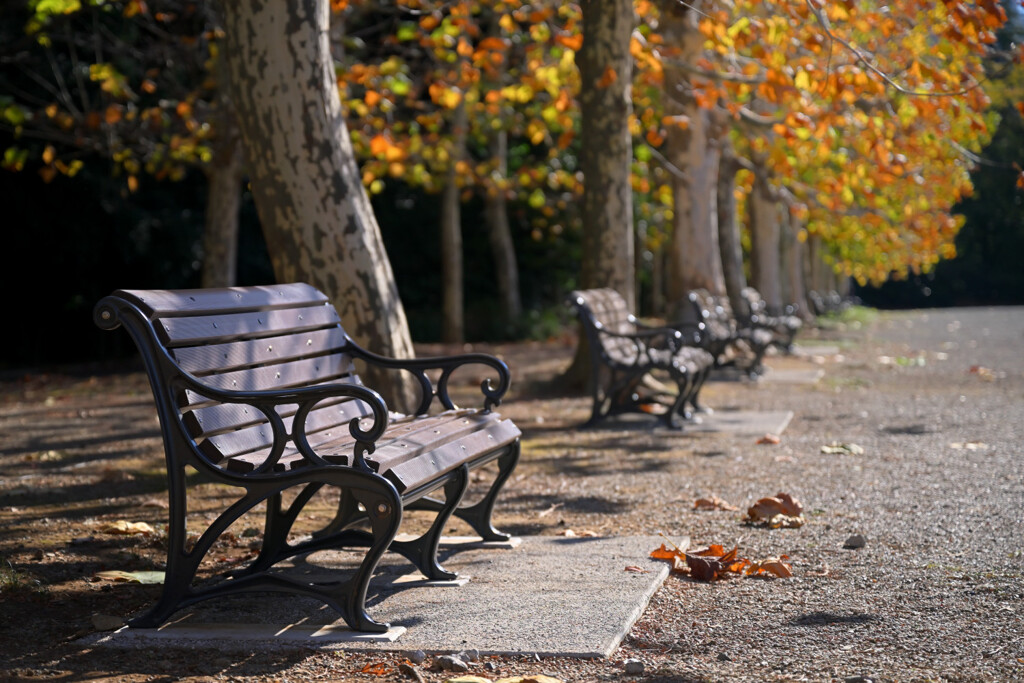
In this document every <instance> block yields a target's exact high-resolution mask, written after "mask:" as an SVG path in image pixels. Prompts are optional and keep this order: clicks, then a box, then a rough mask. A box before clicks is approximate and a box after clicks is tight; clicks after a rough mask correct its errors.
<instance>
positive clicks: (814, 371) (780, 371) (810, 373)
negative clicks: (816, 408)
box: [758, 367, 825, 384]
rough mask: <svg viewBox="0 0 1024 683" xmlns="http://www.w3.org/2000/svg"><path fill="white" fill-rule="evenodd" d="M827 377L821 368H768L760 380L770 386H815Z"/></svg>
mask: <svg viewBox="0 0 1024 683" xmlns="http://www.w3.org/2000/svg"><path fill="white" fill-rule="evenodd" d="M824 376H825V371H824V370H823V369H821V368H773V367H766V368H765V370H764V373H763V374H762V375H761V376H760V377H759V378H758V381H759V382H766V383H768V384H815V383H817V382H818V381H819V380H820V379H821V378H822V377H824Z"/></svg>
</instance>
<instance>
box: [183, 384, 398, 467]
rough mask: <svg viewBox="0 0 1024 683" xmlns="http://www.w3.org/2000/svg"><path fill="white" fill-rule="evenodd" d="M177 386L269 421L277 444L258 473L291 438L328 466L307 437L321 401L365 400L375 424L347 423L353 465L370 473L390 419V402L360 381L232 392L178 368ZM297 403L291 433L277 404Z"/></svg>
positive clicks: (304, 453)
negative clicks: (248, 409) (312, 414)
mask: <svg viewBox="0 0 1024 683" xmlns="http://www.w3.org/2000/svg"><path fill="white" fill-rule="evenodd" d="M173 384H174V385H177V386H176V387H175V388H176V389H188V390H191V391H193V392H195V393H197V394H199V395H201V396H204V397H206V398H209V399H212V400H214V401H217V402H219V403H237V404H243V405H248V406H252V407H253V408H255V409H256V410H258V411H259V412H260V413H262V414H263V416H264V417H266V418H267V421H268V422H269V423H270V425H271V428H272V429H273V432H274V443H273V446H272V447H271V453H270V455H268V456H267V458H266V460H264V462H263V463H262V464H261V465H260V467H259V468H257V470H256V472H257V473H263V472H267V471H270V470H271V469H272V468H273V467H274V466H275V465H276V464H277V462H278V460H279V459H280V457H281V455H282V454H283V453H284V449H285V447H286V446H287V444H288V441H289V440H291V441H292V442H293V443H294V444H295V447H296V448H297V449H298V450H299V452H300V453H301V454H302V456H303V457H304V458H306V459H307V460H309V461H310V462H311V463H312V464H314V465H320V466H328V465H330V463H328V462H327V461H326V460H324V459H323V458H321V457H320V456H319V455H317V454H316V452H315V451H314V450H313V448H312V447H311V446H310V445H309V440H308V439H307V437H306V418H307V416H308V415H309V412H310V411H311V410H312V409H313V408H314V407H316V405H317V404H318V403H320V402H321V401H324V400H326V399H329V398H339V397H344V398H353V399H357V400H360V401H363V402H364V403H366V404H367V405H368V406H369V407H370V410H371V411H372V413H373V415H372V417H373V423H372V424H371V425H369V427H368V428H367V429H363V428H362V427H361V426H360V424H359V423H360V421H361V420H362V419H365V418H366V417H369V416H364V417H363V418H353V419H352V420H351V421H350V422H349V424H348V431H349V433H350V434H351V435H352V438H354V439H355V440H356V443H355V448H354V453H353V458H352V464H353V466H354V467H356V468H357V469H360V470H363V471H367V472H371V471H373V470H372V468H371V467H370V466H369V465H368V464H367V463H366V459H365V456H367V455H368V454H370V453H373V451H374V449H375V448H376V443H375V442H376V441H377V439H379V438H380V437H381V435H382V434H384V430H386V429H387V426H388V423H389V421H390V415H389V413H388V407H387V403H385V401H384V399H383V397H381V395H380V394H378V393H377V392H376V391H374V390H373V389H369V388H367V387H364V386H362V385H360V384H351V383H348V382H335V383H331V384H320V385H317V386H310V387H295V388H290V389H265V390H257V391H231V390H225V389H219V388H217V387H212V386H210V385H209V384H206V383H204V382H203V381H202V380H201V379H199V378H197V377H195V376H193V375H190V374H189V373H187V372H185V371H183V370H181V369H180V368H178V369H177V373H176V377H175V379H174V381H173ZM282 405H297V406H298V410H297V411H296V412H295V415H294V416H293V418H292V430H291V432H292V433H291V435H290V436H289V434H288V428H287V427H286V426H285V424H284V420H283V419H282V418H281V415H280V414H279V413H278V412H277V410H276V408H277V406H282Z"/></svg>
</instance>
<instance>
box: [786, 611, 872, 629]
mask: <svg viewBox="0 0 1024 683" xmlns="http://www.w3.org/2000/svg"><path fill="white" fill-rule="evenodd" d="M877 621H881V618H880V617H879V616H878V615H876V614H865V613H862V612H857V613H853V614H838V613H835V612H809V613H807V614H801V615H800V616H798V617H796V618H794V619H790V620H789V622H788V623H789V624H790V625H791V626H831V625H833V624H871V623H874V622H877Z"/></svg>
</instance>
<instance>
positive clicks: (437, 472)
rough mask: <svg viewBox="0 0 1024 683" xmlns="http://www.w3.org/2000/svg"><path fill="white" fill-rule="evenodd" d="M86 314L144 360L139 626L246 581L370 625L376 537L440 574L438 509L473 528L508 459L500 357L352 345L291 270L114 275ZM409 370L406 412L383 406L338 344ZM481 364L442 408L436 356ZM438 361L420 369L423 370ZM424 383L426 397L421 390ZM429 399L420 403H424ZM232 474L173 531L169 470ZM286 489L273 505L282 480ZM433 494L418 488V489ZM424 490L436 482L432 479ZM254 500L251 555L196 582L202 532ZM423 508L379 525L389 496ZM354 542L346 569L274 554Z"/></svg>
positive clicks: (389, 512) (513, 431) (511, 463)
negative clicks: (328, 572)
mask: <svg viewBox="0 0 1024 683" xmlns="http://www.w3.org/2000/svg"><path fill="white" fill-rule="evenodd" d="M95 320H96V323H97V324H98V325H99V326H100V327H102V328H104V329H115V328H117V327H118V326H123V327H125V328H126V329H127V331H128V332H129V334H130V335H131V336H132V338H133V339H134V340H135V343H136V345H137V346H138V348H139V351H140V352H141V354H142V358H143V361H144V363H145V367H146V372H147V374H148V376H149V381H150V385H151V387H152V389H153V395H154V397H155V399H156V407H157V413H158V415H159V417H160V425H161V430H162V433H163V441H164V451H165V455H166V465H167V480H168V487H169V499H170V506H169V513H168V517H169V520H168V521H169V524H168V547H167V567H166V573H165V581H164V585H163V593H162V595H161V597H160V599H159V601H158V602H157V603H156V604H155V605H154V606H153V607H152V608H151V609H150V610H149V611H147V612H146V613H144V614H143V615H141V616H139V617H138V618H136V619H134V620H132V621H131V622H130V625H131V626H133V627H143V628H150V627H156V626H158V625H160V624H161V623H163V622H164V621H165V620H166V619H167V618H168V617H169V616H170V615H171V614H172V613H174V612H175V611H177V610H179V609H181V608H183V607H185V606H187V605H190V604H193V603H196V602H198V601H200V600H205V599H208V598H213V597H219V596H223V595H229V594H235V593H247V592H253V591H281V592H286V593H293V594H297V595H301V596H308V597H313V598H316V599H319V600H321V601H323V602H324V603H326V604H328V605H330V606H331V607H333V608H334V609H335V610H337V611H338V612H339V613H340V614H341V616H342V617H343V618H344V620H345V622H346V623H347V624H348V625H349V627H351V628H352V629H355V630H359V631H370V632H383V631H386V630H387V628H388V625H387V624H381V623H378V622H376V621H374V620H373V619H371V618H370V617H369V615H368V614H367V613H366V605H365V603H366V592H367V588H368V584H369V581H370V578H371V576H372V574H373V572H374V570H375V568H376V566H377V563H378V562H379V560H380V559H381V556H382V555H383V553H384V552H385V551H387V550H392V551H394V552H397V553H400V554H401V555H403V556H405V557H406V558H408V559H409V560H410V561H412V562H413V563H414V564H415V565H416V567H417V568H418V569H419V570H420V571H421V572H422V573H423V574H424V575H425V576H426V577H427V578H428V579H452V578H454V577H455V575H454V574H452V573H450V572H447V571H445V570H444V569H443V568H442V567H441V566H440V565H439V564H438V561H437V547H438V543H439V540H440V537H441V533H442V531H443V530H444V527H445V524H446V523H447V521H448V519H449V518H450V516H451V515H453V514H454V515H456V516H458V517H460V518H462V519H464V520H465V521H467V522H468V523H469V524H470V526H472V528H473V529H474V530H475V531H476V532H477V533H478V534H480V536H481V537H482V538H483V539H484V540H487V541H494V540H507V539H508V535H507V534H502V533H500V532H498V531H496V530H495V529H494V527H493V526H492V524H491V513H492V510H493V507H494V503H495V499H496V498H497V495H498V493H499V491H500V490H501V488H502V486H503V484H504V483H505V481H506V480H507V479H508V477H509V475H510V474H511V472H512V470H513V468H514V467H515V465H516V462H517V461H518V459H519V437H520V432H519V429H518V428H517V427H516V426H515V425H514V424H513V423H512V422H510V421H509V420H503V419H501V417H500V416H499V415H498V414H497V413H495V412H494V411H493V410H492V408H493V407H494V406H497V405H498V404H499V403H500V401H501V398H502V396H503V395H504V394H505V392H506V391H507V390H508V387H509V372H508V368H507V367H506V366H505V364H504V363H503V362H501V361H500V360H498V359H496V358H494V357H493V356H489V355H485V354H465V355H460V356H453V357H445V358H429V359H427V358H423V359H415V360H396V359H389V358H384V357H381V356H378V355H375V354H373V353H370V352H369V351H366V350H364V349H362V348H360V347H359V346H357V345H356V344H355V343H354V342H353V341H352V340H351V339H350V338H349V337H348V335H347V334H346V333H345V331H344V330H343V329H342V327H341V324H340V322H339V318H338V314H337V312H336V311H335V309H334V307H333V306H331V304H330V303H329V301H328V300H327V297H326V296H325V295H324V294H322V293H321V292H319V291H317V290H316V289H314V288H313V287H311V286H309V285H306V284H287V285H278V286H273V287H238V288H230V289H209V290H179V291H170V290H156V291H125V290H119V291H116V292H114V293H113V294H112V295H111V296H108V297H106V298H104V299H103V300H102V301H100V302H99V303H98V304H97V306H96V309H95ZM357 359H358V360H361V361H365V362H367V363H369V364H372V365H376V366H379V367H383V368H389V369H395V370H403V371H407V372H410V373H412V375H413V377H415V379H416V381H417V384H418V386H419V388H420V390H421V392H422V393H421V396H420V401H419V404H418V406H417V407H416V409H415V411H414V414H413V415H399V414H397V413H389V411H388V409H387V406H386V405H385V403H384V401H383V399H382V398H381V397H380V395H379V394H378V393H377V392H375V391H373V390H372V389H370V388H368V387H366V386H365V385H364V384H363V382H362V381H361V380H360V378H359V376H358V375H357V374H355V372H354V368H353V361H354V360H357ZM467 364H479V365H483V366H486V368H487V372H488V373H492V374H493V378H494V380H496V381H495V383H492V382H491V381H490V380H485V381H484V382H483V383H482V384H481V391H482V392H483V406H482V408H481V409H479V410H458V409H456V407H455V405H454V403H453V402H452V400H451V398H450V397H449V394H448V384H449V380H450V378H451V375H452V372H453V371H455V370H456V368H458V367H460V366H463V365H467ZM428 370H429V371H434V373H433V374H435V375H437V373H439V377H438V379H437V381H436V383H435V382H433V381H431V378H430V377H428V375H427V371H428ZM435 398H436V399H437V401H436V402H435V401H434V399H435ZM437 403H439V404H440V405H439V406H436V408H435V410H434V412H433V413H431V414H428V411H430V410H431V409H432V408H434V407H435V405H436V404H437ZM493 461H497V465H498V472H497V476H496V477H495V479H494V480H493V483H492V484H491V486H490V488H489V490H488V491H487V493H486V495H484V497H483V498H482V499H481V500H480V501H479V502H478V503H476V504H475V505H473V506H468V507H460V503H461V501H462V497H463V494H464V493H465V491H466V488H467V486H468V483H469V472H470V470H473V469H476V468H479V467H481V466H483V465H485V464H488V463H491V462H493ZM189 466H190V467H192V468H195V470H198V471H199V473H200V474H201V475H202V478H203V479H205V480H207V481H213V482H217V483H219V484H224V485H227V486H231V487H235V488H236V489H238V490H240V491H239V495H238V497H237V499H236V500H235V501H234V502H233V503H232V504H231V505H230V506H229V507H228V508H227V509H226V510H224V511H223V512H221V513H220V514H219V515H218V516H217V518H216V519H215V520H214V521H213V522H212V523H211V524H210V525H209V527H208V528H207V529H206V531H205V532H204V533H203V534H202V536H200V537H199V539H198V540H197V541H195V543H194V546H192V547H189V545H190V544H189V543H188V542H187V541H186V535H187V531H186V514H187V512H188V505H187V501H186V498H187V496H186V494H187V491H186V485H185V476H186V468H187V467H189ZM324 487H329V488H334V489H336V490H337V491H339V492H340V493H339V495H340V499H339V501H338V503H337V513H336V516H335V517H334V519H333V521H332V522H330V523H329V524H327V525H326V526H324V527H323V528H321V529H320V530H319V531H318V532H316V533H314V534H313V536H312V538H308V539H304V540H302V539H295V538H290V532H291V531H292V527H293V525H294V524H295V522H296V520H297V519H298V518H299V516H300V515H301V514H302V511H303V508H304V507H305V506H306V505H307V504H308V503H309V502H310V500H311V499H313V496H314V495H315V494H316V493H317V492H318V491H320V490H321V489H322V488H324ZM289 489H295V496H294V498H291V499H290V504H288V505H287V506H285V505H284V504H283V502H282V494H283V493H284V492H286V491H288V490H289ZM431 494H434V495H431ZM436 494H440V495H436ZM263 502H266V504H267V512H266V519H265V526H264V533H263V540H262V546H261V548H260V551H259V554H258V556H257V557H256V558H255V559H254V560H252V561H251V562H250V563H249V564H248V565H246V566H245V567H244V568H242V569H241V570H239V571H235V572H233V573H232V574H231V575H230V576H227V577H224V578H223V579H222V580H220V581H216V582H212V583H208V582H203V583H202V585H194V584H195V583H196V581H195V579H196V573H197V571H198V569H199V567H200V564H201V562H202V560H203V558H204V557H205V556H206V555H207V553H208V552H209V551H210V548H211V546H213V544H214V542H215V541H216V540H217V539H218V538H219V537H220V536H221V535H222V534H223V533H224V532H225V531H226V530H227V529H228V528H229V527H230V526H231V524H232V523H234V522H235V521H236V520H238V519H239V518H240V517H242V515H244V514H245V513H246V512H248V511H250V510H252V509H253V508H254V507H255V506H257V505H258V504H260V503H263ZM410 509H426V510H430V511H433V512H435V513H436V516H435V517H434V519H433V523H432V525H431V526H430V528H429V530H428V531H427V532H426V533H425V534H423V535H422V536H420V537H419V538H417V539H415V540H411V541H402V542H399V541H395V540H394V539H395V536H396V534H397V533H398V530H399V525H400V523H401V521H402V513H403V511H404V510H410ZM342 547H344V548H351V547H357V548H366V553H365V555H364V556H363V559H362V561H361V563H360V564H359V566H358V568H357V569H356V570H355V572H354V575H353V576H352V577H351V578H350V579H348V580H343V579H344V578H345V577H344V576H339V577H337V578H336V579H335V580H331V581H329V582H316V581H312V580H303V579H301V578H297V577H294V576H288V575H286V573H283V572H281V571H280V567H279V566H278V565H279V563H280V562H281V561H282V560H285V559H287V558H289V557H292V556H295V555H299V554H302V553H307V552H311V551H314V550H320V549H333V548H342Z"/></svg>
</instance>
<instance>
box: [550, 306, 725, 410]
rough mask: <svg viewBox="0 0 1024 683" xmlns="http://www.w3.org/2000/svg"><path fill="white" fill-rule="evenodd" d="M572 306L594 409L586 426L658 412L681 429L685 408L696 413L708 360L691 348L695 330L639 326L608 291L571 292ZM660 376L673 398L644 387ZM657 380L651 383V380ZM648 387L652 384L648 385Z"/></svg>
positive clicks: (696, 338) (696, 337) (696, 339)
mask: <svg viewBox="0 0 1024 683" xmlns="http://www.w3.org/2000/svg"><path fill="white" fill-rule="evenodd" d="M570 302H571V303H572V304H573V306H575V308H576V311H577V314H578V315H579V317H580V320H581V321H582V323H583V329H584V330H585V334H586V335H587V340H588V342H589V344H590V350H591V384H592V386H591V389H592V391H593V400H594V405H593V409H592V412H591V416H590V420H589V422H588V424H594V423H597V422H599V421H600V420H602V419H604V418H606V417H609V416H610V415H615V414H620V413H628V412H643V413H648V414H651V413H655V414H656V412H655V411H657V410H663V411H664V412H662V414H661V415H660V417H661V419H662V421H663V422H664V423H665V424H666V425H668V426H669V427H673V428H681V427H682V426H683V421H684V420H686V419H690V417H691V413H690V411H689V410H688V409H687V405H689V406H691V407H693V408H694V409H695V410H702V407H701V406H700V403H699V394H700V390H701V387H702V386H703V385H704V380H705V379H707V374H708V371H709V370H710V369H711V367H712V365H713V363H714V359H713V358H712V357H711V355H710V354H709V353H708V352H707V351H705V350H704V349H702V348H699V347H698V346H697V345H698V344H699V343H700V330H699V326H697V325H694V326H693V327H692V328H691V329H690V330H688V331H687V332H686V333H684V332H683V331H681V330H679V329H673V328H668V327H656V326H647V325H644V324H643V323H641V322H640V321H639V320H638V319H637V318H636V317H635V316H634V315H633V314H632V313H630V312H629V309H628V308H627V306H626V301H625V299H623V298H622V295H621V294H619V293H618V292H617V291H615V290H614V289H608V288H602V289H587V290H578V291H574V292H573V293H572V295H571V298H570ZM657 371H663V373H667V374H668V376H669V377H670V378H671V380H672V381H673V382H674V383H675V384H676V387H677V389H678V391H677V392H676V393H674V394H670V393H665V392H661V391H658V390H657V388H656V387H657V384H654V387H655V388H653V389H652V387H651V386H649V385H648V384H645V380H646V379H647V378H648V377H650V376H652V373H655V372H657ZM655 379H657V378H655ZM651 384H653V383H651Z"/></svg>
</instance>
